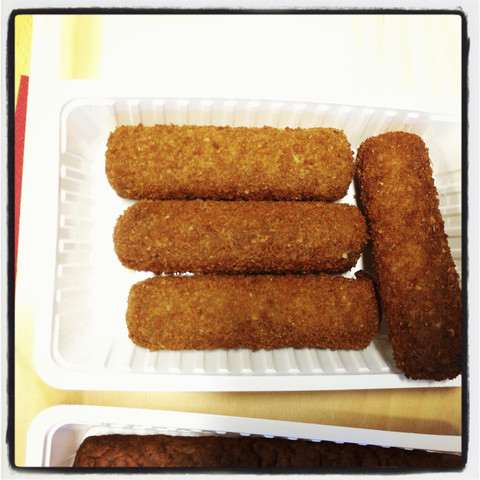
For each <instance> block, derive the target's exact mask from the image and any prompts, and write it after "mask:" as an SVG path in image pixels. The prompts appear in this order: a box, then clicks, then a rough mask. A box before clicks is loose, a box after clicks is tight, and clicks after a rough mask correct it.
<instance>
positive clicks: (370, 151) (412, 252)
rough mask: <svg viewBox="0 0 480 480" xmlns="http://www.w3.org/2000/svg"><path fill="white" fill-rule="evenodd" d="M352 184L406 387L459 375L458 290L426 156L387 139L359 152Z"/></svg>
mask: <svg viewBox="0 0 480 480" xmlns="http://www.w3.org/2000/svg"><path fill="white" fill-rule="evenodd" d="M357 176H358V181H359V185H360V188H361V202H362V204H363V208H364V210H365V213H366V216H367V222H368V225H369V233H370V236H371V244H372V257H373V266H374V270H375V272H376V276H377V281H378V289H379V296H380V300H381V305H382V308H383V311H384V313H385V317H386V322H387V326H388V335H389V339H390V342H391V344H392V349H393V355H394V359H395V362H396V365H397V367H398V368H399V369H400V370H401V371H402V372H404V374H405V376H406V377H408V378H412V379H429V380H444V379H451V378H455V377H456V376H457V375H458V374H459V373H460V370H461V289H460V285H459V277H458V274H457V272H456V270H455V264H454V262H453V259H452V256H451V252H450V248H449V245H448V240H447V235H446V234H445V229H444V223H443V219H442V216H441V213H440V210H439V200H438V197H437V190H436V187H435V184H434V180H433V177H432V168H431V166H430V159H429V154H428V150H427V148H426V146H425V144H424V142H423V140H422V139H421V138H420V137H418V136H417V135H414V134H410V133H405V132H390V133H385V134H382V135H379V136H377V137H371V138H369V139H367V140H366V141H365V142H363V144H362V145H361V146H360V148H359V149H358V158H357Z"/></svg>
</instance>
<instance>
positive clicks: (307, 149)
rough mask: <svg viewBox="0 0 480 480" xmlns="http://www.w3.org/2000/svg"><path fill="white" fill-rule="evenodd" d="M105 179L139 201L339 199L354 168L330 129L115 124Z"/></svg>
mask: <svg viewBox="0 0 480 480" xmlns="http://www.w3.org/2000/svg"><path fill="white" fill-rule="evenodd" d="M105 169H106V174H107V178H108V180H109V182H110V184H111V186H112V187H113V188H114V189H115V191H116V192H117V193H118V195H120V196H121V197H125V198H131V199H140V198H150V199H194V198H203V199H213V200H222V199H223V200H225V199H226V200H233V199H250V200H272V199H275V200H295V199H298V200H327V201H331V200H337V199H339V198H341V197H343V196H345V195H346V193H347V189H348V187H349V185H350V183H351V181H352V178H353V173H354V162H353V153H352V150H351V147H350V144H349V142H348V140H347V138H346V137H345V134H344V133H343V132H342V131H340V130H336V129H332V128H309V129H301V128H295V129H292V128H287V129H277V128H273V127H263V128H247V127H236V128H233V127H214V126H194V125H184V126H178V125H155V126H152V127H144V126H143V125H138V126H121V127H118V128H117V129H116V130H115V131H113V132H112V133H111V134H110V137H109V139H108V143H107V152H106V164H105Z"/></svg>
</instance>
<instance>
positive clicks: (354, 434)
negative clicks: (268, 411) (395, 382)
mask: <svg viewBox="0 0 480 480" xmlns="http://www.w3.org/2000/svg"><path fill="white" fill-rule="evenodd" d="M113 433H120V434H137V435H149V434H150V435H152V434H163V435H190V436H199V435H231V434H234V435H244V436H245V435H246V436H248V435H262V436H264V437H283V438H289V439H292V440H296V439H306V440H311V441H317V442H318V441H322V440H325V441H331V442H337V443H358V444H361V445H379V446H382V447H399V448H405V449H421V450H428V451H433V452H448V453H458V454H459V453H460V452H461V436H454V435H427V434H418V433H405V432H391V431H386V430H371V429H363V428H350V427H338V426H330V425H318V424H312V423H301V422H288V421H279V420H268V419H259V418H245V417H233V416H227V415H210V414H199V413H187V412H172V411H164V410H146V409H133V408H120V407H98V406H86V405H58V406H54V407H50V408H48V409H46V410H44V411H43V412H41V413H40V414H39V415H37V417H35V419H34V420H33V422H32V423H31V425H30V428H29V430H28V433H27V445H26V457H25V466H26V467H69V466H72V464H73V460H74V458H75V453H76V451H77V450H78V447H79V446H80V444H81V443H82V441H83V440H84V439H85V438H86V437H88V436H92V435H107V434H113Z"/></svg>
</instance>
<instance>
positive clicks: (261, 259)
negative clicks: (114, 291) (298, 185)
mask: <svg viewBox="0 0 480 480" xmlns="http://www.w3.org/2000/svg"><path fill="white" fill-rule="evenodd" d="M366 232H367V226H366V222H365V219H364V218H363V215H362V214H361V213H360V210H359V209H358V208H357V207H356V206H353V205H349V204H341V203H326V202H264V201H254V200H250V201H243V200H240V201H209V200H207V201H203V200H183V201H182V200H140V201H138V202H137V203H135V204H133V205H132V206H130V207H129V208H128V209H127V210H126V211H125V212H124V213H123V215H122V216H120V218H119V219H118V221H117V224H116V226H115V229H114V234H113V240H114V248H115V251H116V253H117V256H118V258H119V259H120V261H121V262H122V264H123V265H124V266H126V267H128V268H131V269H133V270H139V271H151V272H154V273H156V274H161V273H178V272H180V273H184V272H193V273H252V274H253V273H287V272H294V273H314V272H322V271H323V272H345V271H347V270H348V269H350V268H352V267H353V266H355V264H356V262H357V260H358V258H359V257H360V254H361V252H362V249H363V247H364V245H365V244H366V242H367V233H366Z"/></svg>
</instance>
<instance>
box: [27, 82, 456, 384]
mask: <svg viewBox="0 0 480 480" xmlns="http://www.w3.org/2000/svg"><path fill="white" fill-rule="evenodd" d="M52 108H56V109H57V112H58V130H57V131H51V132H50V134H48V133H47V134H46V135H45V136H44V138H43V139H42V142H44V143H43V145H44V148H49V149H50V151H52V152H56V158H54V159H52V160H54V161H55V167H56V175H57V177H56V178H57V183H56V184H55V188H56V191H55V190H54V192H53V195H55V197H54V198H53V201H52V202H51V205H50V207H48V208H44V209H43V212H44V214H46V213H45V212H48V215H51V216H54V218H53V219H52V222H51V223H53V224H54V225H56V227H55V232H54V233H53V234H52V233H50V238H51V239H52V241H54V242H55V252H54V254H53V257H54V258H52V262H53V263H54V266H53V267H52V268H53V270H52V273H53V277H54V278H47V279H46V281H45V285H43V286H42V288H44V289H45V290H42V294H41V297H40V300H39V303H41V306H40V307H39V311H38V312H37V313H36V328H35V348H34V363H35V366H36V368H37V371H38V373H39V374H40V376H41V377H42V378H43V379H44V380H45V381H46V382H47V383H49V384H51V385H53V386H54V387H56V388H62V389H92V390H112V389H113V390H177V391H178V390H210V391H219V390H231V391H234V390H237V391H240V390H244V391H245V390H322V389H324V390H326V389H359V388H360V389H370V388H408V387H414V388H418V387H431V386H436V387H442V386H458V385H460V384H461V379H460V376H459V377H458V378H456V379H454V380H451V381H443V382H431V381H412V380H407V379H405V377H404V376H403V375H402V374H401V373H400V372H399V371H397V370H396V368H395V365H394V363H393V361H392V355H391V350H390V346H389V343H388V341H387V339H386V335H385V329H384V327H382V328H381V331H380V334H379V335H378V337H377V338H376V339H375V340H374V341H373V343H372V344H371V345H370V346H369V347H368V348H367V349H365V350H363V351H360V352H357V351H330V350H322V349H302V350H295V349H292V348H286V349H281V350H273V351H264V350H260V351H257V352H251V351H249V350H231V351H223V350H216V351H208V352H207V351H180V352H170V351H160V352H148V351H147V350H145V349H142V348H139V347H136V346H135V345H134V344H133V343H132V342H131V341H130V339H129V338H128V332H127V328H126V324H125V310H126V302H127V296H128V291H129V289H130V287H131V285H132V284H133V283H135V282H137V281H139V280H141V279H143V278H146V277H147V276H149V275H150V274H146V273H139V272H133V271H130V270H127V269H126V268H124V267H123V266H121V264H120V262H119V261H118V259H117V257H116V255H115V253H114V250H113V242H112V232H113V227H114V224H115V222H116V219H117V217H118V216H119V215H120V214H121V213H122V212H123V210H124V209H125V208H126V207H127V206H128V205H130V204H131V203H132V201H129V200H125V199H121V198H119V197H118V196H117V195H116V194H115V192H114V191H113V189H112V188H111V187H110V185H109V184H108V181H107V179H106V175H105V150H106V141H107V138H108V135H109V132H110V131H112V130H113V129H114V128H115V127H116V126H117V125H120V124H138V123H139V122H142V123H144V124H145V125H152V124H155V123H177V124H184V123H190V124H213V125H227V124H228V125H233V126H240V125H246V126H263V125H271V126H275V127H286V126H290V127H297V126H300V127H313V126H329V127H336V128H340V129H343V130H344V131H345V133H346V135H347V137H348V139H349V141H350V142H351V144H352V149H353V150H354V151H356V148H357V147H358V145H359V144H360V143H361V141H363V140H364V139H365V138H367V137H369V136H371V135H375V134H378V133H381V132H385V131H389V130H404V131H409V132H414V133H417V134H419V135H421V136H422V137H423V139H424V140H425V142H426V144H427V146H428V147H429V149H430V154H431V159H432V163H433V169H434V172H435V176H436V183H437V187H438V190H439V194H440V202H441V210H442V213H443V216H444V219H445V226H446V230H447V233H448V234H449V240H450V245H451V248H452V253H453V256H454V259H455V262H456V265H457V268H458V271H459V273H461V128H460V124H459V122H458V121H457V120H456V119H452V118H445V117H441V116H437V115H433V114H429V113H424V112H423V113H422V112H407V111H398V110H388V109H378V108H369V107H359V106H346V105H325V104H316V103H300V102H284V101H260V100H242V99H237V100H235V99H175V98H155V97H142V96H132V95H130V94H129V92H123V93H121V92H112V90H111V89H107V88H106V87H105V86H102V85H101V84H98V83H96V82H67V83H66V84H65V85H64V86H63V90H62V91H61V92H59V96H58V103H57V104H56V105H54V106H53V107H52ZM50 168H51V167H50ZM42 195H43V196H47V195H49V192H47V191H44V192H42ZM50 195H52V193H50ZM354 195H355V186H354V183H353V182H352V185H351V187H350V189H349V192H348V195H347V196H346V197H345V198H344V199H342V200H341V201H343V202H349V203H355V197H354ZM38 235H39V236H40V237H41V235H42V232H38ZM40 240H41V238H39V239H38V241H40ZM44 262H45V260H44ZM46 265H47V267H49V264H46ZM362 267H365V265H364V264H363V257H361V258H360V260H359V262H358V264H357V267H356V268H354V269H352V270H351V271H350V272H348V273H347V274H346V275H347V276H351V275H353V273H354V272H355V271H356V270H358V269H359V268H362ZM45 291H46V294H45Z"/></svg>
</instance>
